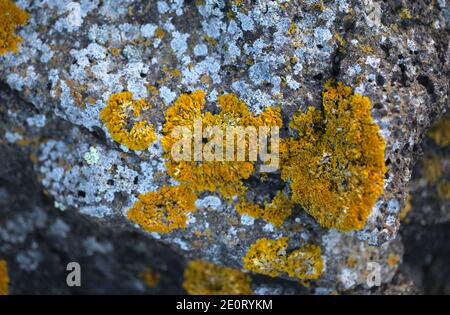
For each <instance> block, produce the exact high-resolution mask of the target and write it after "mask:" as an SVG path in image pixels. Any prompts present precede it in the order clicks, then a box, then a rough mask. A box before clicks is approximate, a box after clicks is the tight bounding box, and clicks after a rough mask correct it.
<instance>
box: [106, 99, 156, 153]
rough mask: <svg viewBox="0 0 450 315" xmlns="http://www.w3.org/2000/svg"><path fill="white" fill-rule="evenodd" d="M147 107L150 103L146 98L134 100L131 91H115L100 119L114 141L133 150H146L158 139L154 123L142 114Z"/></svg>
mask: <svg viewBox="0 0 450 315" xmlns="http://www.w3.org/2000/svg"><path fill="white" fill-rule="evenodd" d="M147 109H149V105H148V103H147V102H146V101H145V100H144V99H140V100H133V94H132V93H131V92H120V93H115V94H112V95H111V96H110V97H109V99H108V103H107V105H106V107H105V108H103V110H102V111H101V113H100V119H101V120H102V121H103V122H104V123H105V124H106V128H107V129H108V131H109V133H110V135H111V137H112V138H113V140H114V141H116V142H118V143H120V144H123V145H125V146H126V147H127V148H129V149H131V150H145V149H147V148H148V147H149V146H150V144H151V143H152V142H153V141H155V140H156V135H155V132H154V130H153V125H152V124H151V123H149V122H148V121H147V120H145V119H143V118H142V116H141V114H142V111H144V110H147Z"/></svg>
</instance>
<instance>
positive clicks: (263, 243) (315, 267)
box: [243, 237, 323, 280]
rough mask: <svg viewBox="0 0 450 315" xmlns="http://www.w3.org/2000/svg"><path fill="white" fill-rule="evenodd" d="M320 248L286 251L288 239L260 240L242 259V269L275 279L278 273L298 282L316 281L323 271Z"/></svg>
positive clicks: (312, 247)
mask: <svg viewBox="0 0 450 315" xmlns="http://www.w3.org/2000/svg"><path fill="white" fill-rule="evenodd" d="M320 252H321V251H320V247H318V246H316V245H313V244H307V245H305V246H303V247H301V248H299V249H296V250H293V251H290V252H289V251H288V238H287V237H281V238H279V239H277V240H270V239H267V238H262V239H259V240H258V241H256V243H255V244H253V245H251V246H250V248H249V250H248V252H247V254H246V255H245V257H244V258H243V261H244V268H246V269H247V270H250V271H253V272H256V273H260V274H263V275H267V276H271V277H277V276H279V275H280V273H287V274H288V276H290V277H293V278H298V279H300V280H312V279H317V278H318V277H319V276H320V274H321V273H322V270H323V260H322V257H321V256H320Z"/></svg>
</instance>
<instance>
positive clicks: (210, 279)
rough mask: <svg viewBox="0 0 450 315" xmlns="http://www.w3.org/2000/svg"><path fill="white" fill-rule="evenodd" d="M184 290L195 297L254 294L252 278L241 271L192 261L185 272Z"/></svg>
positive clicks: (200, 261)
mask: <svg viewBox="0 0 450 315" xmlns="http://www.w3.org/2000/svg"><path fill="white" fill-rule="evenodd" d="M183 288H184V289H185V290H186V291H187V292H188V293H189V294H193V295H212V294H217V295H249V294H252V289H251V280H250V276H248V275H247V274H245V273H243V272H242V271H240V270H237V269H232V268H227V267H221V266H218V265H215V264H212V263H209V262H206V261H202V260H192V261H190V262H189V263H188V265H187V268H186V270H185V271H184V282H183Z"/></svg>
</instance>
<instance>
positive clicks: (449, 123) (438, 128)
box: [428, 114, 450, 147]
mask: <svg viewBox="0 0 450 315" xmlns="http://www.w3.org/2000/svg"><path fill="white" fill-rule="evenodd" d="M428 136H429V137H431V138H432V139H433V140H434V142H436V143H437V144H438V145H440V146H442V147H446V146H448V145H449V144H450V114H447V115H446V116H444V117H442V118H441V119H440V120H439V121H438V123H437V124H435V125H434V126H433V127H431V129H430V130H429V131H428Z"/></svg>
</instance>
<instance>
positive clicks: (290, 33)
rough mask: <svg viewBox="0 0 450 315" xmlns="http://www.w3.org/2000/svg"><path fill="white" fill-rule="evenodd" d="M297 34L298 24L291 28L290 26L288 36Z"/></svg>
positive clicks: (293, 24)
mask: <svg viewBox="0 0 450 315" xmlns="http://www.w3.org/2000/svg"><path fill="white" fill-rule="evenodd" d="M296 33H297V24H295V23H291V26H289V28H288V30H287V34H288V35H294V34H296Z"/></svg>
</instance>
